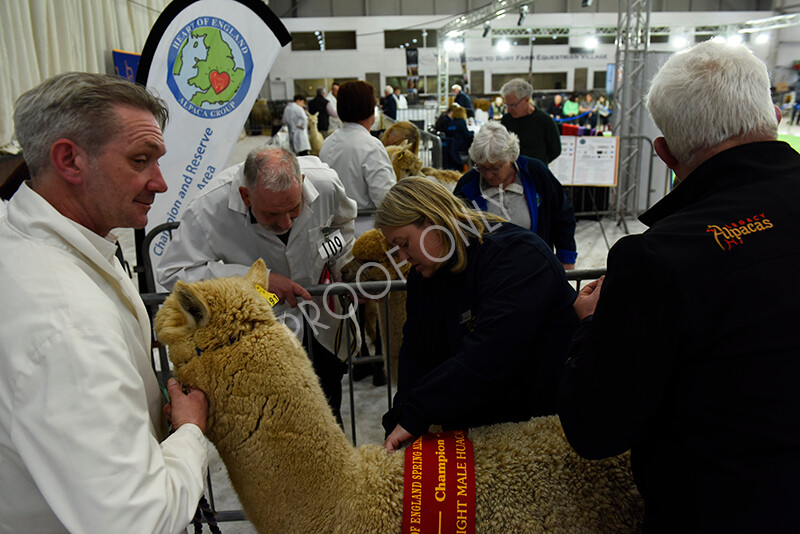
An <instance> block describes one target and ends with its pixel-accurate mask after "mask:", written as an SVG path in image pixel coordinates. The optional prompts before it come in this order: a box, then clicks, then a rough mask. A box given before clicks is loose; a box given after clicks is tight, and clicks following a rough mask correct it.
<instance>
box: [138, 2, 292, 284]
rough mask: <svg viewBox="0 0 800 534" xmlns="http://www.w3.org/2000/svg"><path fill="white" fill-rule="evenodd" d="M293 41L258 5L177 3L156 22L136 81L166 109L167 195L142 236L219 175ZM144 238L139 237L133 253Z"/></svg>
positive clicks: (158, 242)
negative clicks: (278, 59)
mask: <svg viewBox="0 0 800 534" xmlns="http://www.w3.org/2000/svg"><path fill="white" fill-rule="evenodd" d="M290 40H291V37H290V35H289V32H288V31H287V30H286V28H285V27H284V26H283V24H282V23H281V21H280V20H279V19H278V17H277V16H276V15H275V14H274V13H273V12H272V11H270V9H269V8H268V7H267V6H266V5H265V4H264V3H263V2H261V1H260V0H176V1H174V2H172V3H171V4H169V5H168V6H167V7H166V9H165V10H164V12H163V13H162V14H161V15H160V16H159V18H158V20H157V21H156V23H155V25H154V26H153V29H152V30H151V32H150V35H149V37H148V39H147V43H146V44H145V47H144V51H143V52H142V58H141V60H140V62H139V69H138V72H137V82H139V83H143V84H145V85H146V86H147V87H148V88H149V89H150V90H151V91H152V92H153V93H155V94H157V95H158V96H160V97H161V98H163V99H164V100H165V101H166V102H167V105H168V107H169V114H170V120H169V123H168V124H167V126H166V128H165V129H164V140H165V143H166V147H167V153H166V154H165V155H164V156H163V157H162V158H161V159H160V160H159V163H160V166H161V172H162V174H163V175H164V179H165V180H166V182H167V185H168V186H169V190H168V191H167V192H166V193H162V194H159V195H157V196H156V199H155V202H154V203H153V206H152V208H151V209H150V213H149V216H148V226H147V229H146V230H147V231H149V230H150V229H152V228H154V227H155V226H157V225H159V224H162V223H165V222H174V221H179V220H180V217H181V212H182V211H183V209H184V208H185V207H186V205H187V204H188V203H189V201H190V200H191V199H192V198H193V197H194V196H195V195H196V194H197V193H198V192H199V191H201V190H202V189H203V188H205V187H207V186H208V185H209V183H211V181H212V180H213V178H214V176H215V175H216V174H218V173H219V171H221V170H222V167H223V166H224V165H225V162H226V161H227V160H228V156H229V155H230V153H231V150H232V149H233V146H234V144H235V143H236V141H237V140H238V138H239V133H240V132H241V130H242V127H243V126H244V123H245V121H246V120H247V117H248V115H249V113H250V110H251V109H252V107H253V103H254V102H255V100H256V98H257V97H258V94H259V91H260V90H261V87H262V85H263V84H264V81H265V80H266V78H267V74H268V73H269V70H270V68H272V65H273V63H274V62H275V58H276V57H277V55H278V52H279V51H280V49H281V48H282V47H283V46H285V45H286V44H287V43H289V41H290ZM143 236H144V234H143V233H139V234H138V235H137V248H138V247H139V246H140V244H141V242H142V241H143ZM168 243H169V236H168V234H167V233H166V232H163V233H162V234H160V235H158V236H157V237H155V239H153V241H152V242H151V243H150V245H149V247H148V250H149V254H150V258H151V261H152V262H153V267H155V266H156V265H158V261H159V259H160V257H161V256H162V255H163V254H164V251H165V250H166V247H167V245H168ZM137 253H138V251H137ZM139 265H142V262H141V258H140V261H139ZM141 283H142V279H141V278H140V287H142V286H141Z"/></svg>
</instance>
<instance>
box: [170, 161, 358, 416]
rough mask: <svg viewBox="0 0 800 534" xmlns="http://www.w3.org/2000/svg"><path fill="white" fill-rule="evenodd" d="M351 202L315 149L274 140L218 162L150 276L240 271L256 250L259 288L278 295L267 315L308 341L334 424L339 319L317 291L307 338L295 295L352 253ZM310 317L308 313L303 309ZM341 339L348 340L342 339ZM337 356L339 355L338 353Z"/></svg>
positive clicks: (340, 371)
mask: <svg viewBox="0 0 800 534" xmlns="http://www.w3.org/2000/svg"><path fill="white" fill-rule="evenodd" d="M355 217H356V203H355V202H354V201H353V200H351V199H349V198H348V197H347V195H346V194H345V191H344V186H343V185H342V182H341V181H340V180H339V177H338V176H337V175H336V172H334V171H333V170H332V169H331V168H330V167H328V166H327V165H325V164H324V163H322V162H321V161H320V160H319V158H317V157H316V156H303V157H300V158H295V157H294V155H293V154H292V153H290V152H288V151H286V150H283V149H281V148H267V149H261V148H256V149H254V150H252V151H251V152H250V153H249V154H248V155H247V159H245V161H244V163H240V164H238V165H234V166H233V167H230V168H228V169H225V170H224V171H222V172H221V173H220V174H219V175H218V176H217V177H215V178H214V182H213V183H212V185H210V186H209V187H206V188H205V189H203V191H202V192H201V193H200V194H199V195H198V196H196V197H195V198H194V199H192V201H191V202H189V204H188V205H187V206H186V208H185V209H184V211H183V215H182V216H181V225H180V226H179V227H178V229H177V230H175V231H174V232H173V238H172V242H171V243H170V245H169V246H168V247H167V250H166V252H164V255H163V257H162V259H161V261H160V262H159V264H158V267H157V269H156V277H157V279H158V282H159V283H160V284H161V285H163V286H164V287H166V288H167V289H172V287H173V286H174V285H175V283H177V281H178V280H183V281H185V282H195V281H197V280H206V279H209V278H219V277H223V276H244V275H245V274H247V271H248V270H249V269H250V266H251V265H252V264H253V263H254V262H255V261H256V260H258V259H259V258H261V259H263V260H264V263H266V264H267V266H268V267H269V269H270V272H269V287H267V288H266V289H267V290H268V291H270V292H271V293H274V294H276V295H277V296H278V298H279V299H280V302H279V304H278V305H276V306H275V307H274V308H273V311H274V312H275V316H276V317H278V318H281V317H282V316H283V315H284V314H286V316H284V317H283V319H284V322H285V324H286V325H287V326H288V327H289V328H290V329H291V330H292V331H294V332H295V333H296V334H297V337H298V338H300V339H301V340H303V342H304V344H305V345H306V346H307V347H309V346H310V347H311V348H312V350H311V351H310V353H311V354H310V355H311V361H312V363H313V365H314V371H315V372H316V373H317V376H318V377H319V379H320V385H321V386H322V390H323V392H324V393H325V396H326V398H327V399H328V403H329V404H330V406H331V409H332V410H333V414H334V416H335V417H336V419H337V421H338V422H339V424H341V423H342V418H341V413H340V407H341V403H342V376H343V375H344V373H345V372H346V370H347V366H346V365H345V364H344V363H343V362H341V361H339V358H338V357H337V356H336V355H334V352H333V351H334V350H335V335H336V329H337V326H338V324H339V321H338V320H337V319H336V318H335V317H334V316H333V315H332V314H331V313H330V312H331V311H333V312H336V313H337V314H339V315H341V314H342V312H341V310H339V309H336V310H330V309H329V308H327V307H326V306H325V303H323V299H322V298H320V297H316V298H314V299H313V302H314V303H315V304H316V308H317V310H319V312H320V314H319V317H318V319H317V322H318V323H319V324H321V325H324V326H316V327H315V329H316V330H315V331H313V334H314V335H313V338H312V339H311V340H309V339H306V338H305V328H301V327H302V326H303V323H304V321H305V318H304V315H303V313H302V311H301V310H300V309H299V307H298V299H299V298H302V299H305V300H307V301H311V300H312V298H311V295H310V294H309V293H308V291H306V290H305V289H304V288H305V287H307V286H310V285H314V284H322V283H325V282H326V280H325V278H326V276H327V277H329V280H328V281H330V282H334V281H336V280H338V279H340V277H339V273H340V268H341V266H342V265H344V264H345V263H347V262H348V261H350V259H352V255H351V254H350V250H351V249H352V246H353V241H354V237H353V231H354V222H353V221H354V220H355ZM337 233H338V235H339V237H340V238H341V242H342V247H341V248H339V249H338V250H336V252H335V254H334V255H333V256H332V257H330V258H328V257H323V256H322V255H321V253H320V252H319V248H320V247H321V246H322V244H323V243H325V241H329V240H330V239H329V238H330V237H331V236H334V235H337ZM308 315H309V316H310V317H315V315H316V313H312V312H309V314H308ZM342 345H346V344H342ZM343 357H344V355H343Z"/></svg>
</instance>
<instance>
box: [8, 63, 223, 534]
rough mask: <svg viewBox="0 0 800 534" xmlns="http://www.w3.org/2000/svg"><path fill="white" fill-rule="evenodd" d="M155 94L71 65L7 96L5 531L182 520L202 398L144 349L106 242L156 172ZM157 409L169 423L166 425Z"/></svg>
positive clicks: (151, 526)
mask: <svg viewBox="0 0 800 534" xmlns="http://www.w3.org/2000/svg"><path fill="white" fill-rule="evenodd" d="M167 115H168V113H167V108H166V104H165V103H164V102H163V101H161V100H160V99H158V98H156V97H155V96H153V95H151V94H150V93H148V91H147V90H146V89H145V88H144V87H142V86H138V85H135V84H132V83H130V82H129V81H127V80H124V79H122V78H119V77H118V76H106V75H100V74H88V73H79V72H70V73H65V74H61V75H58V76H54V77H53V78H50V79H48V80H46V81H44V82H42V83H41V84H40V85H38V86H37V87H34V88H33V89H31V90H30V91H28V92H26V93H24V94H23V95H22V96H20V97H19V99H18V100H17V103H16V106H15V111H14V124H15V131H16V135H17V139H18V140H19V143H20V145H22V148H23V150H24V153H25V160H26V162H27V164H28V168H29V170H30V175H31V179H30V180H28V181H26V182H25V183H23V184H22V185H21V186H20V187H19V189H18V190H17V191H16V193H14V196H13V197H12V199H11V201H10V202H9V204H8V213H7V214H6V215H4V216H0V295H2V296H3V297H2V298H3V305H2V306H0V532H4V533H5V532H9V533H10V532H14V533H16V532H25V533H37V534H43V533H48V534H50V533H53V534H55V533H65V532H148V533H156V532H158V533H178V532H186V526H187V525H188V524H189V521H190V520H191V519H192V517H193V516H194V511H195V510H196V508H197V502H198V500H199V499H200V496H201V495H202V492H203V478H204V475H205V472H206V467H207V445H206V439H205V437H204V436H203V430H204V428H205V424H206V418H207V409H208V404H207V401H206V398H205V395H204V394H203V392H202V391H199V390H191V391H189V392H188V393H184V392H183V391H181V387H180V385H179V384H178V383H177V381H175V379H170V380H169V381H168V383H167V390H168V392H169V395H170V397H171V403H169V404H168V405H167V406H168V407H169V408H167V409H166V410H165V412H162V398H161V397H162V396H161V390H160V389H159V385H158V382H157V381H156V376H155V374H154V373H153V368H152V363H151V357H152V356H151V350H150V349H151V347H150V339H151V335H152V327H151V325H150V319H149V317H148V314H147V310H146V309H145V306H144V303H143V302H142V299H141V297H140V296H139V294H138V292H137V291H136V288H135V287H134V285H133V283H132V282H131V280H130V278H129V276H128V275H127V273H126V272H125V271H124V270H123V268H122V266H121V265H120V263H119V262H118V261H117V258H116V257H115V255H114V252H115V248H116V247H115V238H114V235H113V233H112V229H114V228H123V227H126V228H143V227H144V226H145V225H146V224H147V214H148V211H149V210H150V206H151V205H152V203H153V199H154V198H155V196H156V194H158V193H162V192H164V191H166V189H167V184H166V183H165V182H164V178H163V176H162V175H161V171H160V170H159V167H158V160H159V158H160V157H161V156H162V155H163V154H164V152H165V150H166V147H165V145H164V137H163V135H162V133H161V128H162V127H163V125H164V123H165V121H166V119H167ZM164 413H167V414H169V417H170V418H171V422H172V428H173V430H174V432H173V433H172V434H171V435H169V436H168V437H167V432H166V430H167V427H166V424H165V423H166V421H164V420H163V417H164Z"/></svg>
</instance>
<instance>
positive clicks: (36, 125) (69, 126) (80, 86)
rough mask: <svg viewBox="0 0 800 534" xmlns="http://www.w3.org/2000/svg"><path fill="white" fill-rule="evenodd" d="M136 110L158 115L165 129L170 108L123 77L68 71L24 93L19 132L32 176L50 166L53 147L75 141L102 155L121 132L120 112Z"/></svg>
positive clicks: (19, 108) (18, 106) (16, 121)
mask: <svg viewBox="0 0 800 534" xmlns="http://www.w3.org/2000/svg"><path fill="white" fill-rule="evenodd" d="M121 106H130V107H133V108H137V109H143V110H147V111H149V112H150V113H152V114H153V116H154V117H155V119H156V121H158V124H159V126H160V127H161V128H162V129H163V128H164V126H165V125H166V123H167V120H168V119H169V111H168V110H167V105H166V103H165V102H164V101H163V100H161V99H160V98H158V97H156V96H154V95H153V94H151V93H149V92H148V91H147V89H145V88H144V87H143V86H141V85H136V84H134V83H131V82H129V81H128V80H126V79H124V78H120V77H119V76H110V75H107V74H90V73H86V72H67V73H64V74H59V75H57V76H53V77H52V78H49V79H47V80H45V81H43V82H42V83H41V84H39V85H38V86H36V87H34V88H33V89H31V90H29V91H27V92H25V93H23V94H22V95H21V96H20V97H19V98H18V99H17V102H16V104H15V105H14V132H15V134H16V137H17V141H19V144H20V145H21V146H22V150H23V155H24V157H25V162H26V163H27V164H28V168H29V169H30V173H31V176H34V177H35V176H36V175H37V174H38V173H39V172H41V171H42V169H45V168H47V167H48V166H49V165H50V148H51V147H52V146H53V143H55V142H56V141H57V140H58V139H61V138H66V139H70V140H71V141H73V142H74V143H76V144H77V145H79V146H80V147H81V148H82V149H84V150H86V152H87V153H88V154H89V155H90V156H91V157H94V156H97V155H98V154H100V152H101V151H102V149H103V147H105V146H106V144H107V143H108V142H109V141H111V140H112V139H113V138H114V136H115V135H116V133H117V130H118V129H119V123H118V119H117V109H118V108H119V107H121Z"/></svg>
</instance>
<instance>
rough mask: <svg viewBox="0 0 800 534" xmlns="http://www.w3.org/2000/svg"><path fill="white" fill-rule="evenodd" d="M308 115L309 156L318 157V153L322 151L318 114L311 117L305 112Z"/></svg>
mask: <svg viewBox="0 0 800 534" xmlns="http://www.w3.org/2000/svg"><path fill="white" fill-rule="evenodd" d="M306 115H308V140H309V142H310V143H311V155H312V156H319V151H320V150H321V149H322V141H324V139H323V137H322V134H321V133H319V128H318V126H317V125H318V124H319V112H317V113H314V114H313V115H312V114H310V113H309V112H308V111H306Z"/></svg>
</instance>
